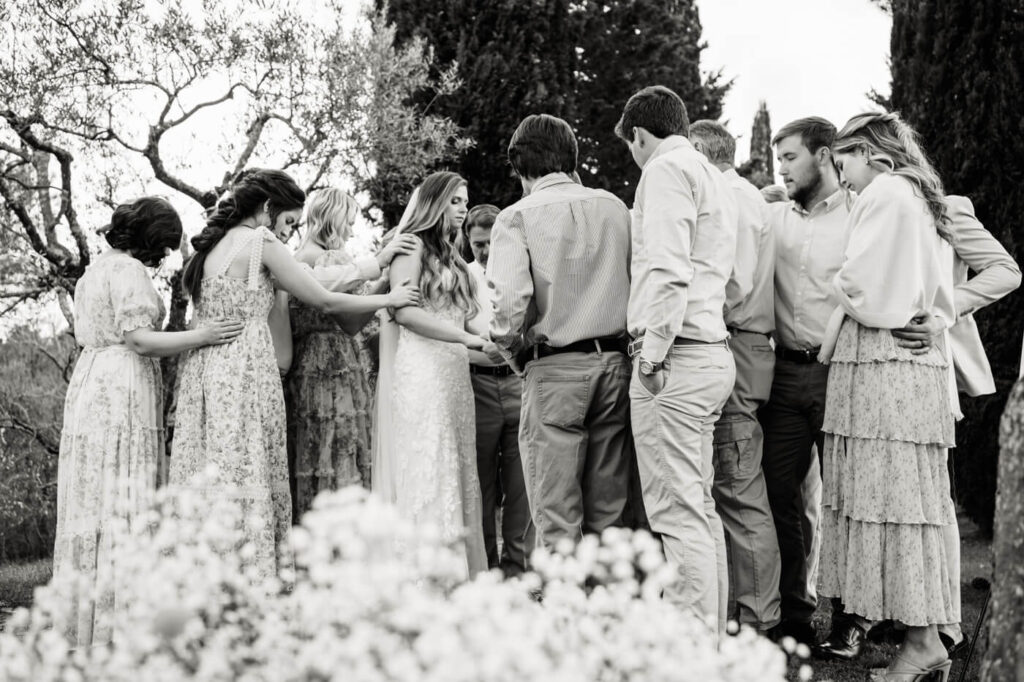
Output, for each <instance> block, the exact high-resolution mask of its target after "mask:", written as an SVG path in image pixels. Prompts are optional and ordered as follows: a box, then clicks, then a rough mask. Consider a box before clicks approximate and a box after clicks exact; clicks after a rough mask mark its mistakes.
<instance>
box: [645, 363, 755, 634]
mask: <svg viewBox="0 0 1024 682" xmlns="http://www.w3.org/2000/svg"><path fill="white" fill-rule="evenodd" d="M666 363H667V364H666V368H665V369H664V370H663V371H664V372H665V373H666V374H665V386H664V387H663V388H662V389H661V391H660V392H659V393H658V394H657V395H652V394H651V393H650V392H649V391H648V390H647V389H646V388H644V386H643V385H642V384H641V383H640V379H639V377H638V375H637V372H636V369H635V368H634V372H633V380H632V384H631V387H630V392H629V395H630V402H631V412H632V416H633V439H634V441H635V442H636V455H637V463H638V465H639V468H640V481H641V483H642V485H643V495H644V506H645V507H646V509H647V517H648V519H649V520H650V524H651V530H653V531H654V532H656V533H659V534H660V535H661V541H662V545H663V547H664V550H665V557H666V559H667V560H668V562H669V563H670V564H671V565H672V566H674V567H675V568H676V570H677V571H678V575H679V580H678V581H677V582H676V583H675V584H674V585H672V586H670V587H669V588H667V589H666V590H665V598H666V599H668V600H669V601H671V602H672V603H674V604H676V605H678V606H679V607H680V608H682V609H686V610H692V611H694V612H695V613H696V614H697V615H699V616H700V617H702V618H707V619H708V622H709V623H713V624H716V625H717V627H718V629H719V630H720V631H721V630H722V629H723V628H724V625H725V618H726V599H727V596H728V589H729V588H728V569H727V567H726V550H725V536H724V533H723V531H722V521H721V519H720V518H719V516H718V512H717V511H716V509H715V501H714V498H713V497H712V492H711V491H712V487H713V481H714V470H713V468H712V457H713V451H714V449H713V440H714V439H713V435H714V429H715V422H717V421H718V417H719V416H720V415H721V413H722V406H723V405H724V404H725V401H726V399H727V398H728V397H729V394H730V393H731V392H732V386H733V382H734V381H735V379H736V365H735V362H734V361H733V357H732V353H731V352H730V351H729V348H728V347H727V346H725V345H695V346H673V347H672V349H671V350H670V351H669V354H668V357H667V358H666ZM634 364H635V365H637V366H638V365H639V360H636V361H634Z"/></svg>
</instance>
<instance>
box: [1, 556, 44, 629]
mask: <svg viewBox="0 0 1024 682" xmlns="http://www.w3.org/2000/svg"><path fill="white" fill-rule="evenodd" d="M51 567H52V561H51V560H50V559H38V560H36V561H19V562H11V563H5V564H0V628H2V627H3V624H4V623H5V622H7V617H8V616H9V615H10V613H11V611H13V610H14V609H16V608H18V607H19V606H28V605H29V604H31V603H32V591H33V590H34V589H35V588H36V586H37V585H43V584H45V583H46V582H48V581H49V580H50V574H51Z"/></svg>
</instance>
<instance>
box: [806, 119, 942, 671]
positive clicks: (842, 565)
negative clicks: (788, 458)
mask: <svg viewBox="0 0 1024 682" xmlns="http://www.w3.org/2000/svg"><path fill="white" fill-rule="evenodd" d="M833 152H834V154H835V159H836V164H837V166H838V167H839V168H840V172H841V175H842V180H843V182H844V183H846V184H847V185H848V186H850V187H851V188H852V189H853V190H855V191H856V192H857V194H858V196H857V199H856V202H855V203H854V205H853V208H852V209H851V213H850V226H849V227H850V231H849V235H850V236H849V243H848V245H847V249H846V261H845V263H844V264H843V266H842V268H841V269H840V270H839V272H838V273H837V274H836V276H835V279H834V280H833V282H832V286H833V293H834V295H835V296H836V298H837V299H838V301H839V303H840V308H839V310H838V311H837V314H836V315H835V316H834V317H833V321H832V323H831V324H830V332H831V334H830V335H829V338H827V339H826V343H825V344H823V359H829V355H831V358H830V359H831V363H832V366H831V368H830V370H829V380H828V393H827V398H826V402H825V419H824V428H823V430H824V431H825V448H824V459H823V485H824V490H823V501H822V517H821V519H822V521H821V523H822V546H821V563H820V566H821V569H820V570H821V574H820V576H819V591H820V592H821V594H823V595H825V596H828V597H839V598H840V599H841V600H842V601H843V603H844V605H845V608H846V611H847V612H848V613H850V614H855V615H856V616H857V617H858V619H859V621H860V622H861V624H862V626H867V625H868V624H869V623H870V622H873V621H877V620H883V619H892V620H895V621H899V622H902V623H904V624H905V625H906V626H907V635H906V640H905V642H904V644H903V646H902V648H901V650H900V652H899V654H898V655H897V657H896V658H895V659H894V660H893V662H892V663H891V665H890V666H889V668H888V669H887V670H886V672H885V674H884V677H883V678H882V679H884V680H888V681H890V682H896V681H899V682H908V681H910V680H924V679H928V680H940V679H941V680H942V681H943V682H944V681H945V680H946V678H947V676H948V674H949V669H950V662H949V660H948V657H947V654H946V649H945V647H944V646H943V645H942V643H941V642H940V640H939V636H938V632H937V629H936V626H937V625H938V624H941V623H955V622H959V620H960V604H959V603H956V600H955V599H954V598H953V595H952V593H951V590H950V588H949V581H948V577H947V575H946V566H947V565H948V561H947V559H946V557H945V552H946V545H945V543H944V542H943V531H944V527H945V526H947V525H949V524H954V523H956V515H955V513H954V510H953V503H952V501H951V499H950V495H949V478H948V474H947V469H946V460H947V448H949V447H952V446H953V444H954V438H953V427H954V411H955V410H956V405H955V392H951V391H950V379H951V376H952V373H951V372H950V371H949V358H948V355H947V352H946V351H945V349H944V345H945V344H939V347H938V348H936V347H931V348H928V349H927V350H924V349H910V348H904V347H901V346H900V345H899V344H898V342H897V339H895V338H894V337H893V335H892V334H891V333H890V332H889V330H890V329H894V328H901V327H904V326H906V325H907V324H908V323H910V322H911V320H914V319H915V318H918V317H920V316H922V315H924V314H926V313H927V314H931V315H934V316H935V317H937V318H938V319H941V320H943V321H944V323H945V325H946V327H949V326H950V325H951V324H952V323H953V322H954V321H955V319H956V314H955V308H954V304H953V281H952V249H951V248H950V244H949V241H950V239H951V237H950V228H949V216H948V214H947V208H946V202H945V199H944V193H943V189H942V183H941V181H940V180H939V177H938V175H937V174H936V173H935V171H934V170H933V169H932V167H931V165H930V164H929V162H928V160H927V159H926V158H925V156H924V154H923V153H922V151H921V149H920V147H919V146H918V144H917V141H916V136H915V134H914V132H913V131H912V130H911V129H910V128H909V126H907V124H905V123H904V122H903V121H902V120H900V118H899V117H898V116H897V115H896V114H862V115H860V116H855V117H854V118H852V119H850V121H849V122H847V124H846V126H845V127H844V128H843V129H842V130H841V131H840V132H839V134H838V136H837V137H836V140H835V144H834V145H833ZM922 351H923V352H922Z"/></svg>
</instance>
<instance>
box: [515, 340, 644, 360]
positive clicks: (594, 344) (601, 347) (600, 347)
mask: <svg viewBox="0 0 1024 682" xmlns="http://www.w3.org/2000/svg"><path fill="white" fill-rule="evenodd" d="M627 339H628V337H626V336H601V337H599V338H596V339H583V340H582V341H575V342H573V343H570V344H569V345H567V346H549V345H547V344H546V343H538V344H537V345H536V346H534V347H533V355H534V357H535V358H546V357H547V356H549V355H557V354H559V353H602V352H609V353H625V352H626V346H627Z"/></svg>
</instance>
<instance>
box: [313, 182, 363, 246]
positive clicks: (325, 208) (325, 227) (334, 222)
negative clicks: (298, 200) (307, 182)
mask: <svg viewBox="0 0 1024 682" xmlns="http://www.w3.org/2000/svg"><path fill="white" fill-rule="evenodd" d="M358 213H359V204H357V203H356V200H355V197H353V196H352V195H351V194H349V193H348V192H345V191H343V190H340V189H338V188H337V187H328V188H327V189H318V190H317V191H315V192H313V193H312V194H310V195H309V198H308V199H307V200H306V236H305V237H304V238H303V240H302V246H304V245H306V244H307V243H309V242H312V243H314V244H316V245H317V246H319V247H320V248H322V249H327V250H328V251H331V250H334V249H340V248H342V247H343V246H344V245H345V242H347V241H348V240H349V238H351V237H352V224H353V223H355V221H356V216H357V215H358Z"/></svg>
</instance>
